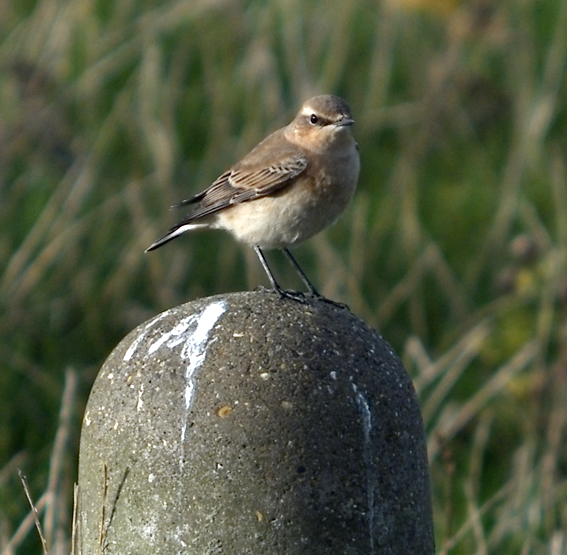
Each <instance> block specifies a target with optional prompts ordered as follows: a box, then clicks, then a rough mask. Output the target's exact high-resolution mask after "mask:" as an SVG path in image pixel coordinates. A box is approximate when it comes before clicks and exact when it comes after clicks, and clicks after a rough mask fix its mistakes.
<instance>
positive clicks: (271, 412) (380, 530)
mask: <svg viewBox="0 0 567 555" xmlns="http://www.w3.org/2000/svg"><path fill="white" fill-rule="evenodd" d="M78 524H79V526H78V530H77V542H78V545H79V550H78V553H80V554H81V555H95V554H96V555H100V554H109V555H110V554H112V555H113V554H120V555H127V554H137V555H146V554H147V555H150V554H151V555H161V554H177V553H184V554H199V555H209V554H226V555H243V554H254V555H256V554H270V555H278V554H285V555H299V554H301V555H303V554H305V555H307V554H309V555H318V554H335V555H336V554H339V555H342V554H345V555H349V554H352V555H355V554H356V555H358V554H364V555H372V554H380V555H382V554H396V555H412V554H416V555H417V554H419V555H429V554H432V553H433V551H434V548H433V533H432V519H431V507H430V495H429V481H428V468H427V461H426V453H425V442H424V436H423V429H422V422H421V417H420V413H419V408H418V405H417V401H416V397H415V393H414V390H413V387H412V384H411V382H410V379H409V377H408V376H407V374H406V372H405V370H404V368H403V367H402V365H401V363H400V361H399V359H398V358H397V357H396V355H395V354H394V353H393V352H392V350H391V348H390V347H389V346H388V344H387V343H386V342H385V341H384V340H383V339H382V338H381V337H380V336H379V335H378V334H377V333H376V332H374V331H373V330H372V329H371V328H370V327H368V326H367V325H366V324H365V323H364V322H362V321H361V320H360V319H358V318H357V317H355V316H353V315H352V314H351V313H350V312H349V311H348V310H344V309H341V308H338V307H336V306H333V305H331V304H328V303H325V302H322V301H318V302H311V303H309V304H306V305H303V304H300V303H298V302H295V301H291V300H285V299H284V300H282V299H279V298H278V297H277V295H275V294H274V293H272V292H271V291H257V292H250V293H238V294H231V295H222V296H217V297H212V298H208V299H202V300H198V301H195V302H191V303H187V304H185V305H183V306H179V307H177V308H174V309H171V310H168V311H167V312H164V313H162V314H160V315H159V316H157V317H155V318H153V319H152V320H150V321H148V322H146V323H145V324H142V325H141V326H139V327H138V328H136V329H135V330H134V331H133V332H132V333H130V334H129V335H128V336H127V337H126V338H125V339H124V340H123V341H122V342H121V343H120V344H119V345H118V346H117V347H116V349H115V350H114V351H113V352H112V353H111V355H110V356H109V358H108V360H107V361H106V363H105V364H104V366H103V367H102V369H101V371H100V373H99V375H98V377H97V379H96V382H95V384H94V386H93V389H92V392H91V396H90V399H89V402H88V405H87V409H86V413H85V417H84V423H83V430H82V436H81V450H80V462H79V517H78Z"/></svg>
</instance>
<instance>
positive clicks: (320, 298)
mask: <svg viewBox="0 0 567 555" xmlns="http://www.w3.org/2000/svg"><path fill="white" fill-rule="evenodd" d="M309 297H311V298H312V299H313V300H315V301H322V302H324V303H328V304H331V305H333V306H336V307H337V308H340V309H342V310H348V311H349V312H350V308H349V307H348V305H346V304H344V303H339V302H337V301H333V300H332V299H328V298H327V297H325V296H323V295H321V293H318V292H317V291H315V290H313V291H310V292H309Z"/></svg>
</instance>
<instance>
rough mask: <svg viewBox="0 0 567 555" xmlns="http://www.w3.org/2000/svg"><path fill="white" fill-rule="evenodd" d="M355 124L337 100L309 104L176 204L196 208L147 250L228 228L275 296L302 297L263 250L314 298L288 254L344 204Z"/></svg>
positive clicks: (351, 177)
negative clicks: (276, 255)
mask: <svg viewBox="0 0 567 555" xmlns="http://www.w3.org/2000/svg"><path fill="white" fill-rule="evenodd" d="M353 123H354V121H353V119H352V118H351V114H350V108H349V107H348V104H347V103H346V102H345V101H344V100H343V99H342V98H339V97H338V96H333V95H321V96H315V97H313V98H310V99H309V100H307V101H306V102H305V103H304V104H303V106H302V107H301V109H300V110H299V113H298V114H297V116H295V119H294V120H293V121H292V122H291V123H290V124H289V125H287V126H286V127H283V128H282V129H279V130H278V131H275V132H274V133H272V134H271V135H268V137H266V138H265V139H264V140H263V141H262V142H261V143H260V144H258V146H256V147H255V148H254V149H253V150H252V151H251V152H250V153H249V154H247V155H246V156H245V157H244V158H243V159H242V160H241V161H240V162H238V163H237V164H235V165H234V166H232V168H230V169H229V170H228V171H226V172H225V173H223V174H222V175H221V176H220V177H219V178H218V179H217V180H216V181H215V182H214V183H213V184H212V185H211V186H210V187H209V188H208V189H206V190H205V191H203V192H202V193H199V194H198V195H196V196H194V197H193V198H190V199H188V200H184V201H182V202H181V203H179V204H178V205H177V206H185V205H188V204H193V205H195V208H194V210H193V211H192V212H191V213H190V214H189V215H188V216H187V217H186V218H184V219H183V220H181V221H180V222H179V223H178V224H177V225H176V226H174V227H172V228H171V229H170V230H169V231H168V232H167V234H166V235H164V236H163V237H162V238H161V239H158V240H157V241H156V242H155V243H153V244H152V245H151V246H150V247H149V248H148V249H147V251H151V250H153V249H157V248H158V247H161V246H162V245H163V244H165V243H167V242H168V241H170V240H171V239H174V238H175V237H177V236H178V235H181V234H182V233H185V232H186V231H190V230H193V229H203V228H211V229H226V230H227V231H230V232H231V233H232V234H233V235H234V236H235V237H236V238H237V239H238V240H240V241H242V242H244V243H247V244H249V245H251V246H252V247H253V248H254V250H255V251H256V254H257V255H258V257H259V259H260V262H261V263H262V266H263V267H264V270H265V271H266V273H267V274H268V278H269V280H270V282H271V284H272V286H273V288H274V289H275V290H276V291H277V292H278V293H279V294H280V295H281V296H286V297H291V298H295V299H297V298H299V297H300V296H301V295H300V294H299V295H296V294H294V293H292V292H290V291H284V290H283V289H282V288H281V287H280V286H279V285H278V283H277V282H276V280H275V278H274V276H273V274H272V272H271V271H270V268H269V267H268V263H267V261H266V258H265V256H264V254H263V252H262V249H274V248H277V249H281V250H282V251H283V253H284V254H285V256H286V257H287V258H288V260H289V261H290V262H291V264H292V265H293V266H294V268H295V269H296V271H297V272H298V273H299V276H300V277H301V279H302V280H303V282H304V283H305V285H306V286H307V287H308V289H309V292H310V293H311V294H312V295H314V296H320V295H319V294H318V293H317V291H316V290H315V288H314V287H313V285H311V283H310V282H309V280H308V279H307V276H306V275H305V274H304V272H303V271H302V270H301V268H300V267H299V265H298V264H297V262H296V261H295V259H294V258H293V257H292V256H291V253H290V252H289V250H288V249H287V247H290V246H294V245H297V244H299V243H302V242H303V241H305V240H306V239H309V238H310V237H312V236H313V235H315V234H316V233H319V231H321V230H323V229H324V228H326V227H327V226H329V225H330V224H332V223H333V222H334V221H335V220H336V219H337V218H338V217H339V216H340V214H341V213H342V212H343V210H344V209H345V207H346V206H347V204H348V203H349V201H350V199H351V197H352V195H353V193H354V190H355V188H356V182H357V181H358V173H359V169H360V159H359V156H358V147H357V144H356V142H355V140H354V138H353V136H352V132H351V125H352V124H353ZM147 251H146V252H147Z"/></svg>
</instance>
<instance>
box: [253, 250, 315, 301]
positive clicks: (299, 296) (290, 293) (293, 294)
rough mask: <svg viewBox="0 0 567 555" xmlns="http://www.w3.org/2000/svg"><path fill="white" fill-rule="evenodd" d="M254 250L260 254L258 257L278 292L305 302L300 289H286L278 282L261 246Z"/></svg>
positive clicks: (285, 296) (283, 296) (284, 296)
mask: <svg viewBox="0 0 567 555" xmlns="http://www.w3.org/2000/svg"><path fill="white" fill-rule="evenodd" d="M254 251H255V252H256V254H257V255H258V258H259V259H260V263H261V264H262V267H263V268H264V271H265V272H266V274H267V276H268V279H269V280H270V283H271V284H272V287H273V288H274V291H275V292H276V293H278V295H279V296H280V297H282V298H288V299H292V300H294V301H299V302H303V303H304V302H305V296H304V295H303V293H300V292H298V291H286V290H285V289H282V288H281V287H280V286H279V285H278V282H277V281H276V278H275V277H274V274H272V271H271V270H270V267H269V266H268V261H267V260H266V257H265V256H264V253H263V252H262V250H261V249H260V247H258V246H254Z"/></svg>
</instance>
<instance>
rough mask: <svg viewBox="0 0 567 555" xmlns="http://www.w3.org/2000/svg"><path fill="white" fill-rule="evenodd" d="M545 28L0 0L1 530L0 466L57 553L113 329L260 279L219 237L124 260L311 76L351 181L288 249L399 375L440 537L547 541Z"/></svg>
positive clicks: (552, 33)
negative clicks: (342, 205)
mask: <svg viewBox="0 0 567 555" xmlns="http://www.w3.org/2000/svg"><path fill="white" fill-rule="evenodd" d="M566 35H567V4H565V3H563V2H560V1H559V0H555V1H553V0H551V1H543V0H524V1H523V2H514V1H512V0H508V1H504V2H499V3H491V2H488V1H480V0H479V1H469V2H467V1H464V0H463V1H462V2H456V1H449V0H447V1H441V0H438V1H436V2H435V1H430V2H428V1H427V0H414V1H412V2H409V1H408V2H400V3H398V2H393V1H386V0H384V1H383V2H382V3H381V4H376V3H369V2H364V1H363V0H356V1H353V2H343V1H339V0H331V1H327V2H322V1H316V2H310V3H300V2H293V1H287V2H284V1H283V0H275V1H273V2H265V1H260V0H256V1H248V2H240V3H238V2H233V1H229V0H200V1H198V2H180V1H178V0H173V1H171V2H151V1H149V0H139V1H137V2H135V1H130V2H110V1H108V0H98V1H95V0H80V1H79V0H70V1H68V2H61V1H56V0H37V1H35V2H34V1H31V0H29V1H23V2H21V1H18V2H16V1H12V2H10V1H8V2H5V3H4V4H2V6H0V37H1V38H0V68H1V71H0V262H1V263H0V310H1V312H2V314H3V317H2V319H0V338H1V341H0V360H1V361H2V370H1V372H0V552H1V553H3V554H6V555H7V554H11V553H32V552H36V553H40V552H41V546H40V543H39V540H38V539H37V537H36V536H35V535H34V534H33V526H34V524H33V519H29V518H27V517H26V515H27V514H28V512H29V508H28V505H27V501H26V499H25V496H24V494H23V491H22V487H21V484H20V482H19V479H18V476H17V470H16V469H17V468H18V467H20V468H22V469H23V471H24V474H26V476H27V478H28V481H29V488H30V491H31V493H32V496H34V498H35V500H36V503H37V506H38V508H39V509H40V516H41V518H42V520H43V521H44V526H45V529H46V536H47V537H46V539H47V541H48V544H49V547H50V552H51V553H60V552H61V553H63V552H65V550H66V549H67V547H68V544H67V542H68V541H69V535H70V532H69V531H70V526H69V522H70V518H71V516H70V505H71V500H72V484H73V481H74V480H75V472H76V470H75V468H76V450H77V442H78V434H79V425H80V416H81V413H82V409H83V406H84V403H85V400H86V397H87V395H88V391H89V388H90V385H91V384H92V381H93V379H94V377H95V375H96V372H97V370H98V368H99V367H100V365H101V363H102V362H103V360H104V359H105V358H106V356H107V355H108V354H109V352H110V351H111V350H112V348H113V347H114V346H115V344H116V343H117V342H118V341H119V340H120V339H121V338H122V337H123V336H124V335H125V334H126V333H127V332H128V331H129V330H131V329H132V328H133V327H134V326H135V325H137V324H138V323H140V322H142V321H144V320H145V319H147V318H148V317H150V316H151V315H154V314H156V313H157V312H159V311H161V310H164V309H166V308H168V307H171V306H174V305H177V304H180V303H182V302H185V301H187V300H190V299H194V298H196V297H200V296H204V295H209V294H214V293H219V292H224V291H232V290H241V289H247V288H253V287H255V286H256V285H257V284H258V283H259V282H262V283H263V280H264V277H263V276H262V271H261V268H259V265H258V263H257V262H256V260H255V259H254V256H253V253H251V252H249V251H248V250H247V249H246V248H243V247H240V246H238V245H236V244H235V243H234V242H233V241H232V239H230V238H228V237H226V236H223V235H222V234H214V233H204V234H201V235H196V236H194V237H191V238H182V239H179V240H178V241H175V242H173V243H171V244H170V245H168V247H167V249H163V251H161V250H160V251H157V252H156V253H152V254H151V255H144V254H143V250H144V249H145V248H146V247H147V246H148V245H149V244H150V243H151V242H152V241H153V240H154V239H155V238H157V237H158V236H160V234H161V233H162V232H164V231H165V230H166V229H167V228H168V226H169V225H170V224H172V223H174V221H175V217H176V216H174V215H172V214H171V213H170V212H169V211H168V207H169V205H170V204H173V203H174V202H176V201H178V200H180V199H183V198H186V197H187V196H189V195H190V194H192V193H194V192H197V191H199V190H201V188H203V187H205V186H206V185H207V184H208V183H210V182H211V181H212V180H213V179H214V178H215V177H216V176H217V175H218V174H220V173H221V172H222V171H223V170H224V169H226V167H228V166H229V165H230V164H232V163H233V162H235V161H236V160H237V159H238V158H239V156H241V155H243V154H245V153H246V152H247V150H248V149H249V148H251V147H252V146H253V145H254V144H256V142H257V141H258V140H260V139H261V138H262V137H263V136H265V134H267V133H268V132H269V131H271V130H273V129H274V128H276V127H278V126H280V125H283V124H285V123H286V122H287V121H288V120H289V119H290V118H291V117H292V116H293V114H294V112H295V111H296V109H297V107H298V106H299V105H300V104H301V102H302V101H303V100H304V99H305V98H306V97H308V96H310V95H311V94H315V93H319V92H333V93H337V94H340V95H342V96H344V97H345V98H346V99H347V100H348V102H349V103H350V105H351V106H352V108H353V111H354V117H355V119H356V126H355V132H356V136H357V139H358V141H359V143H360V149H361V158H362V173H361V178H360V183H359V190H358V192H357V196H356V198H355V200H354V202H353V205H352V206H351V208H350V209H349V210H348V212H347V214H346V215H345V216H344V217H343V218H342V219H341V221H340V222H339V223H337V224H336V225H335V226H334V227H333V228H331V229H330V230H328V231H327V232H325V233H324V234H322V235H320V236H318V237H316V238H314V239H313V240H311V241H310V242H308V243H307V244H306V245H305V246H302V247H300V248H299V249H298V250H297V257H298V259H299V261H300V262H301V263H302V265H304V266H305V267H306V269H307V272H308V274H309V275H310V277H311V278H312V280H313V281H314V283H315V284H317V285H318V286H319V288H320V289H321V291H322V292H323V293H324V294H325V295H327V296H329V297H331V298H333V299H337V300H340V301H342V302H346V303H347V304H348V305H349V306H350V307H351V310H352V311H353V312H354V313H356V314H358V315H360V316H361V317H363V318H364V319H365V320H366V321H367V322H369V323H370V324H372V325H373V326H374V327H375V328H377V329H379V330H380V332H381V333H382V334H383V335H384V336H385V337H386V339H387V340H388V341H389V342H390V343H391V344H392V345H393V347H394V348H395V350H396V351H397V352H398V353H399V354H400V356H401V357H402V359H403V361H404V364H405V365H406V368H407V369H408V370H409V371H410V373H411V374H412V376H413V377H414V380H415V384H416V388H417V390H418V393H419V396H420V399H421V403H422V408H423V413H424V418H425V422H426V430H427V435H428V446H429V453H430V464H431V474H432V480H433V499H434V512H435V527H436V537H437V545H438V552H439V553H440V554H441V553H442V554H451V555H457V554H465V553H467V554H479V555H480V554H485V553H498V554H508V553H510V554H512V553H514V554H516V553H522V554H523V555H528V554H529V555H532V554H534V555H535V554H538V555H539V554H542V555H543V554H546V555H547V554H550V555H556V554H564V553H567V536H566V534H565V530H567V512H566V511H565V506H567V470H566V469H567V451H566V448H565V443H566V442H565V439H566V434H567V432H566V429H567V428H566V427H567V408H566V407H567V403H566V402H565V399H567V379H566V378H567V350H566V347H565V345H566V344H567V343H566V339H567V333H566V331H567V318H566V316H567V278H566V275H567V272H566V266H567V186H566V176H567V168H566V159H565V152H567V144H566V143H567V102H566V99H567V95H566V77H565V67H566V62H567V36H566ZM276 259H277V258H276ZM276 266H277V269H278V270H279V272H280V273H281V276H282V281H283V282H284V283H285V284H286V285H287V286H288V287H295V286H298V284H295V282H294V281H293V280H294V279H295V278H294V277H293V276H292V275H291V274H288V273H287V268H286V266H285V265H284V264H282V265H281V266H279V265H277V264H276ZM67 368H73V370H68V371H66V370H65V369H67ZM67 551H68V550H67Z"/></svg>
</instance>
